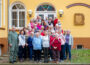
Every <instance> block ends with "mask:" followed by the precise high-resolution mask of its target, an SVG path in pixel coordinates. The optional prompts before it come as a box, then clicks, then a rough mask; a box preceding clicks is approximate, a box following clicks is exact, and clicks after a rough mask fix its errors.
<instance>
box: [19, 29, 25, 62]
mask: <svg viewBox="0 0 90 65" xmlns="http://www.w3.org/2000/svg"><path fill="white" fill-rule="evenodd" d="M18 39H19V60H20V62H22V61H23V56H25V49H24V48H25V35H24V31H23V30H21V31H20V34H19V37H18Z"/></svg>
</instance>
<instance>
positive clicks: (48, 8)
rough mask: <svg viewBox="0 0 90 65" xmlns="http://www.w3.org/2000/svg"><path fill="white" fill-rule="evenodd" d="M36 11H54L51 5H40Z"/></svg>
mask: <svg viewBox="0 0 90 65" xmlns="http://www.w3.org/2000/svg"><path fill="white" fill-rule="evenodd" d="M37 11H55V9H54V7H52V6H51V5H40V6H39V7H38V8H37Z"/></svg>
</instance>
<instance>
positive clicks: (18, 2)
mask: <svg viewBox="0 0 90 65" xmlns="http://www.w3.org/2000/svg"><path fill="white" fill-rule="evenodd" d="M16 4H21V5H23V6H24V9H22V10H19V11H25V27H26V21H27V18H26V15H27V13H26V7H25V5H24V4H23V3H22V2H20V1H17V2H14V3H12V5H11V6H10V9H9V10H10V18H9V19H10V25H9V28H11V27H12V18H11V17H12V11H17V13H19V11H18V10H12V7H13V6H14V5H16ZM17 16H18V15H17ZM18 17H19V16H18ZM18 23H19V21H18V22H17V24H18ZM17 26H18V27H16V29H21V28H22V27H19V24H18V25H17Z"/></svg>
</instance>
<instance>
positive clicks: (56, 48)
mask: <svg viewBox="0 0 90 65" xmlns="http://www.w3.org/2000/svg"><path fill="white" fill-rule="evenodd" d="M51 46H52V50H53V58H54V61H55V62H58V61H59V60H60V51H61V39H59V38H58V34H56V35H55V39H54V40H53V41H52V45H51Z"/></svg>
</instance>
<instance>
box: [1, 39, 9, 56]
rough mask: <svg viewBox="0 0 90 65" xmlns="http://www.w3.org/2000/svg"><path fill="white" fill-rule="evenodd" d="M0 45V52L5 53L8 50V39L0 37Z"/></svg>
mask: <svg viewBox="0 0 90 65" xmlns="http://www.w3.org/2000/svg"><path fill="white" fill-rule="evenodd" d="M0 46H1V51H2V52H1V53H2V55H3V54H7V51H8V39H7V38H0Z"/></svg>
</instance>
